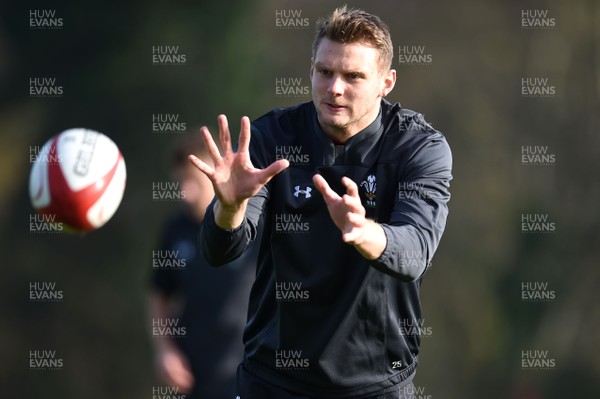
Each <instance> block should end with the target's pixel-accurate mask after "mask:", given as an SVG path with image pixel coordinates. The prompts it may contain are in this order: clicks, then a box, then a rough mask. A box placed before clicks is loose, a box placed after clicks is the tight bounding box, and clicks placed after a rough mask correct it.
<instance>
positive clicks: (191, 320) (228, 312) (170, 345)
mask: <svg viewBox="0 0 600 399" xmlns="http://www.w3.org/2000/svg"><path fill="white" fill-rule="evenodd" d="M190 152H193V153H194V154H196V155H198V157H200V158H201V159H204V160H205V161H206V162H209V163H210V157H209V156H208V154H207V151H206V149H205V147H204V143H203V142H202V140H200V139H199V137H196V138H191V137H189V136H188V137H186V138H184V139H182V140H180V141H179V142H178V145H177V146H176V148H175V152H174V157H173V161H174V169H175V175H176V176H175V178H176V180H177V181H178V182H179V184H180V186H179V189H180V191H181V192H182V193H183V200H184V205H185V206H184V209H183V210H182V211H181V212H179V213H178V214H177V215H176V216H175V217H173V218H171V220H170V221H169V223H168V224H167V226H166V228H165V231H164V234H163V238H162V243H161V250H160V251H161V253H164V254H176V255H175V256H176V259H171V258H172V257H173V255H168V256H167V258H166V259H162V261H161V262H154V264H153V272H152V281H151V286H152V287H151V288H152V290H151V292H150V295H149V316H150V318H151V319H152V326H153V336H152V343H153V346H154V354H155V366H156V371H157V374H158V377H159V378H160V379H161V381H162V382H164V383H166V384H168V385H170V386H172V387H174V388H177V389H178V393H179V394H180V395H181V394H186V398H188V399H194V398H200V399H203V398H212V399H231V398H233V397H235V395H234V393H235V371H236V368H237V365H238V364H239V362H240V361H241V360H242V355H243V346H242V333H243V328H244V324H245V316H246V307H247V306H248V295H249V293H250V286H251V284H252V282H253V281H254V271H255V268H254V266H253V264H254V263H255V262H256V260H255V259H250V258H249V256H248V255H252V254H251V253H250V252H249V253H248V255H246V256H244V257H243V258H240V259H239V260H238V261H236V262H235V263H233V264H230V265H227V266H226V267H225V268H224V269H223V270H216V269H214V268H211V267H209V266H208V265H206V263H205V262H204V260H203V259H202V257H201V256H200V255H199V254H197V251H196V245H195V242H196V237H197V235H198V228H199V226H200V222H201V221H202V219H203V218H204V212H205V209H206V207H207V206H208V204H209V203H210V201H211V200H212V198H213V196H214V191H213V188H212V184H211V183H210V180H208V179H207V178H206V176H205V175H204V174H202V173H200V172H198V170H197V169H196V168H194V167H193V166H192V165H190V163H189V162H187V154H189V153H190ZM175 321H176V327H173V326H174V325H175V323H174V322H175ZM155 327H156V328H155Z"/></svg>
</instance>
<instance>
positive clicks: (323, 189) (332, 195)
mask: <svg viewBox="0 0 600 399" xmlns="http://www.w3.org/2000/svg"><path fill="white" fill-rule="evenodd" d="M313 183H315V187H316V188H317V190H319V192H320V193H321V195H323V198H324V199H325V203H327V204H328V203H330V202H331V201H335V200H339V199H340V196H339V195H338V194H337V193H336V192H335V191H333V189H332V188H331V187H330V186H329V184H328V183H327V180H325V178H323V176H321V175H320V174H316V175H314V176H313Z"/></svg>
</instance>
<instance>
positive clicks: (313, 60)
mask: <svg viewBox="0 0 600 399" xmlns="http://www.w3.org/2000/svg"><path fill="white" fill-rule="evenodd" d="M314 66H315V58H314V57H310V71H309V73H308V74H309V76H310V80H311V82H312V78H313V67H314Z"/></svg>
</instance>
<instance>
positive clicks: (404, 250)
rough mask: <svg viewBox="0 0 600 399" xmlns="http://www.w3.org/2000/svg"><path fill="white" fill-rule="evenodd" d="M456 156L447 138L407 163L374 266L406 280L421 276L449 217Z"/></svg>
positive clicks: (430, 143)
mask: <svg viewBox="0 0 600 399" xmlns="http://www.w3.org/2000/svg"><path fill="white" fill-rule="evenodd" d="M451 173H452V154H451V152H450V147H449V146H448V143H447V142H446V140H445V139H444V138H443V136H438V138H435V139H432V140H429V141H427V142H426V143H425V144H424V145H423V146H422V147H420V148H419V149H418V150H417V151H416V152H415V153H414V155H413V156H412V157H411V159H410V160H409V161H408V163H407V164H406V169H405V172H404V173H402V174H399V176H402V180H401V181H398V182H396V185H397V191H395V193H396V198H395V200H394V206H393V209H392V212H391V215H390V220H389V222H388V223H385V224H381V226H382V228H383V231H384V232H385V236H386V239H387V244H386V248H385V249H384V251H383V253H382V254H381V256H380V257H379V258H378V259H377V260H375V261H374V262H372V265H373V267H375V268H377V269H378V270H380V271H382V272H384V273H386V274H388V275H390V276H392V277H395V278H398V279H400V280H402V281H407V282H409V281H414V280H416V279H418V278H419V277H421V275H422V274H423V273H424V272H425V270H426V269H427V266H428V265H429V263H430V262H431V258H432V257H433V254H434V253H435V251H436V249H437V247H438V244H439V242H440V239H441V237H442V233H443V232H444V228H445V226H446V218H447V216H448V201H449V200H450V191H449V188H450V180H451V179H452V174H451Z"/></svg>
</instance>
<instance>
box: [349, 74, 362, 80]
mask: <svg viewBox="0 0 600 399" xmlns="http://www.w3.org/2000/svg"><path fill="white" fill-rule="evenodd" d="M358 78H360V76H358V74H357V73H350V74H348V79H349V80H357V79H358Z"/></svg>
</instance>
